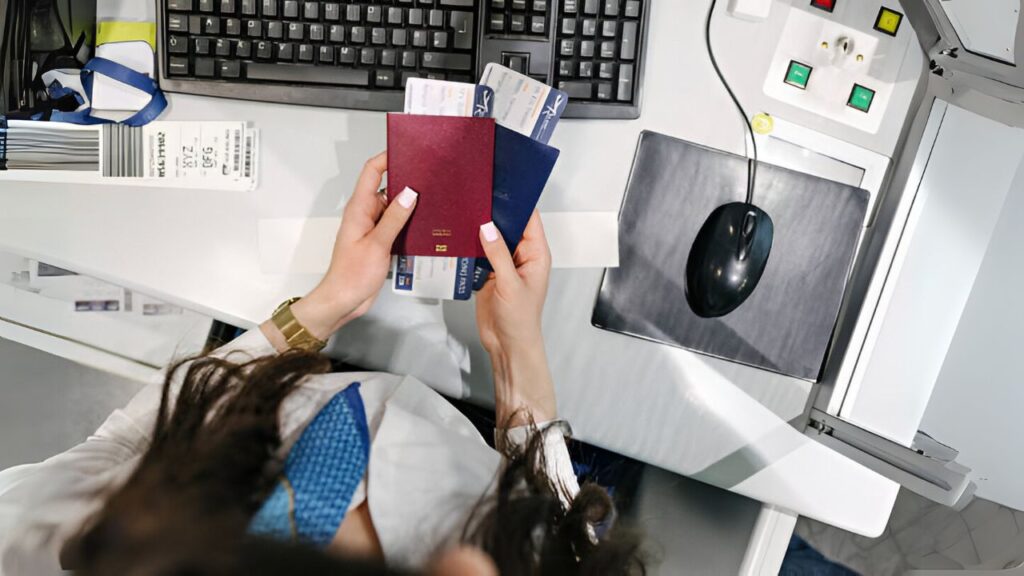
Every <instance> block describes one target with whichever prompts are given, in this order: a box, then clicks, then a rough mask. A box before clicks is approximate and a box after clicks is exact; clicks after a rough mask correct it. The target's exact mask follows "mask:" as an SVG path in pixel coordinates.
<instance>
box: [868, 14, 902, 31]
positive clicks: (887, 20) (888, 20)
mask: <svg viewBox="0 0 1024 576" xmlns="http://www.w3.org/2000/svg"><path fill="white" fill-rule="evenodd" d="M901 22H903V14H900V13H899V12H897V11H895V10H890V9H889V8H882V9H881V10H880V11H879V12H878V19H876V20H875V30H878V31H879V32H885V33H886V34H888V35H890V36H895V35H896V31H897V30H899V29H900V23H901Z"/></svg>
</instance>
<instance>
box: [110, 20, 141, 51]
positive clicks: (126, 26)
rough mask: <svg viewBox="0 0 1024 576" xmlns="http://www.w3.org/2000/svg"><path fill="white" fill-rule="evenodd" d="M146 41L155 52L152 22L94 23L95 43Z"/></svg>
mask: <svg viewBox="0 0 1024 576" xmlns="http://www.w3.org/2000/svg"><path fill="white" fill-rule="evenodd" d="M140 41H141V42H146V43H147V44H149V45H150V47H151V48H153V51H154V52H156V24H154V23H153V22H116V21H112V20H104V21H102V22H99V23H97V24H96V45H97V46H99V45H101V44H113V43H114V42H140Z"/></svg>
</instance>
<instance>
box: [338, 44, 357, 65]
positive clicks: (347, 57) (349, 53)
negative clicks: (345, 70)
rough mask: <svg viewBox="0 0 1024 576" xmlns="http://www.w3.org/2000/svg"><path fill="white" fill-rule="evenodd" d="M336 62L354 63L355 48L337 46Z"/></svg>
mask: <svg viewBox="0 0 1024 576" xmlns="http://www.w3.org/2000/svg"><path fill="white" fill-rule="evenodd" d="M338 63H339V64H355V63H356V49H355V48H353V47H351V46H342V47H341V48H338Z"/></svg>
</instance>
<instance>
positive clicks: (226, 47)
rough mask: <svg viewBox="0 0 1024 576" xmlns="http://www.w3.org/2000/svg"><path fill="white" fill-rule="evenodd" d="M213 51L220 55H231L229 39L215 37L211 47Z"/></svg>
mask: <svg viewBox="0 0 1024 576" xmlns="http://www.w3.org/2000/svg"><path fill="white" fill-rule="evenodd" d="M213 53H214V54H216V55H217V56H220V57H222V58H223V57H227V56H231V40H228V39H227V38H217V43H216V45H215V46H214V48H213Z"/></svg>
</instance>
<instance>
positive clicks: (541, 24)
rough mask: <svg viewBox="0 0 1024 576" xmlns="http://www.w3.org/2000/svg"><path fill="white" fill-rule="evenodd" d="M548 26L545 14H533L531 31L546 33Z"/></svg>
mask: <svg viewBox="0 0 1024 576" xmlns="http://www.w3.org/2000/svg"><path fill="white" fill-rule="evenodd" d="M545 28H547V19H546V18H544V17H543V16H533V17H531V18H530V32H532V33H534V34H544V30H545Z"/></svg>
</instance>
